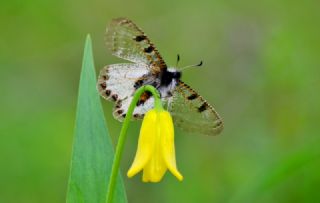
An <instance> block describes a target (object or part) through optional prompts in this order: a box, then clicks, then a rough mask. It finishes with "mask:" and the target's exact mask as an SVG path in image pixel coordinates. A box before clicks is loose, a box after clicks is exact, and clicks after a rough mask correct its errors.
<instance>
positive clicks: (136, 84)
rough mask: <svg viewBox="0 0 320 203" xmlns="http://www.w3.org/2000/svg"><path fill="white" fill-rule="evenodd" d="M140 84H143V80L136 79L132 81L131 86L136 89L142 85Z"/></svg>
mask: <svg viewBox="0 0 320 203" xmlns="http://www.w3.org/2000/svg"><path fill="white" fill-rule="evenodd" d="M142 84H143V80H137V81H136V82H135V83H134V85H133V87H134V88H136V89H138V88H139V87H141V86H142Z"/></svg>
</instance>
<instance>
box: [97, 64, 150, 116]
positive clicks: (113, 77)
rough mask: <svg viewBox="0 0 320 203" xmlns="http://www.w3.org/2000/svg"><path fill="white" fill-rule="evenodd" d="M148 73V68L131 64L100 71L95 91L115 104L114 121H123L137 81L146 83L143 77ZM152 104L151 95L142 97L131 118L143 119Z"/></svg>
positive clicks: (109, 66) (112, 66)
mask: <svg viewBox="0 0 320 203" xmlns="http://www.w3.org/2000/svg"><path fill="white" fill-rule="evenodd" d="M148 73H149V68H148V67H147V66H146V65H145V64H132V63H122V64H112V65H108V66H106V67H104V68H103V69H102V70H101V71H100V75H99V78H98V83H97V89H98V91H99V93H100V95H101V96H102V97H103V98H105V99H107V100H111V101H115V102H116V105H115V107H114V110H113V115H114V117H115V118H116V119H118V120H120V121H122V120H123V118H124V117H125V115H126V113H127V110H128V108H129V105H130V103H131V100H132V98H133V94H134V92H135V90H136V87H135V86H136V83H137V81H147V80H145V79H144V77H145V75H147V74H148ZM140 85H143V84H140ZM153 102H154V100H153V97H152V96H151V95H149V94H146V95H142V96H141V101H140V102H139V103H138V104H137V106H136V108H135V110H134V114H133V118H134V119H141V118H143V116H144V114H145V113H146V112H147V111H148V110H150V109H151V108H153Z"/></svg>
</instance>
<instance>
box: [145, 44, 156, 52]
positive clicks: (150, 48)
mask: <svg viewBox="0 0 320 203" xmlns="http://www.w3.org/2000/svg"><path fill="white" fill-rule="evenodd" d="M153 50H154V47H153V46H151V45H150V46H149V47H147V48H144V52H146V53H151V52H152V51H153Z"/></svg>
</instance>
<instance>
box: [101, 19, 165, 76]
mask: <svg viewBox="0 0 320 203" xmlns="http://www.w3.org/2000/svg"><path fill="white" fill-rule="evenodd" d="M106 43H107V46H108V47H109V49H110V50H111V52H112V54H113V55H115V56H117V57H120V58H123V59H126V60H129V61H132V62H135V63H144V64H146V65H148V66H149V67H150V68H151V70H152V71H154V72H160V71H161V70H162V69H166V68H167V66H166V64H165V63H164V61H163V59H162V57H161V56H160V54H159V52H158V50H157V49H156V48H155V46H154V45H153V44H152V43H151V41H150V40H149V38H148V37H147V36H146V35H145V34H144V33H143V32H142V30H141V29H140V28H138V26H137V25H135V24H134V23H133V22H132V21H131V20H128V19H126V18H117V19H114V20H112V22H111V24H110V25H109V27H108V28H107V33H106Z"/></svg>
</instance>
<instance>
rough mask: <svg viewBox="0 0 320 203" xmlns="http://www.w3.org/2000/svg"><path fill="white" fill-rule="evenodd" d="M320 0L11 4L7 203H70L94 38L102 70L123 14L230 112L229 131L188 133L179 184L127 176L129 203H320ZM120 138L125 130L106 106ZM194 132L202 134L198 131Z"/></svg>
mask: <svg viewBox="0 0 320 203" xmlns="http://www.w3.org/2000/svg"><path fill="white" fill-rule="evenodd" d="M319 8H320V2H319V1H312V0H307V1H303V2H302V1H289V0H283V1H276V0H263V1H252V0H244V1H235V0H234V1H222V0H213V1H212V0H204V1H192V0H188V1H187V0H186V1H171V0H163V1H147V0H137V1H124V0H120V1H109V0H105V1H85V0H81V1H75V0H64V1H62V0H56V1H42V0H30V1H22V0H12V1H3V2H1V7H0V25H1V30H0V33H1V34H0V36H1V37H0V91H1V97H0V98H1V99H0V109H1V110H0V164H1V165H0V202H1V203H2V202H3V203H20V202H23V203H29V202H30V203H31V202H32V203H37V202H47V203H51V202H65V196H66V189H67V181H68V173H69V161H70V158H71V146H72V140H73V128H74V118H75V109H76V101H77V90H78V83H79V75H80V67H81V60H82V52H83V45H84V40H85V36H86V34H87V33H91V36H92V39H93V51H94V56H95V64H96V70H97V71H98V70H99V69H100V68H102V67H103V66H104V65H106V64H112V63H116V62H120V61H121V60H120V59H117V58H115V57H113V56H111V54H110V52H108V51H107V49H106V47H105V44H104V32H105V27H106V25H107V24H108V23H109V22H110V20H111V19H112V18H115V17H121V16H124V17H128V18H130V19H132V20H134V21H135V22H136V23H137V24H138V25H139V26H140V27H141V28H143V30H144V31H145V32H146V33H147V34H148V35H149V37H150V38H151V40H152V41H153V42H154V43H155V45H156V46H157V48H158V49H159V51H160V53H161V54H162V55H163V57H164V59H165V60H166V62H167V64H171V65H174V64H175V61H176V54H177V53H179V54H180V56H181V64H180V65H181V66H183V65H190V64H194V63H197V62H199V61H200V60H203V61H204V67H203V68H199V69H190V70H187V71H185V72H184V73H183V74H184V75H183V80H184V81H185V82H186V83H188V84H190V85H191V86H192V87H193V88H194V89H196V90H198V92H199V93H200V94H202V95H203V96H204V97H205V98H206V99H207V100H208V101H209V102H210V103H212V104H214V106H215V108H216V110H217V111H218V112H219V113H220V115H221V116H222V117H223V119H224V122H225V130H224V131H223V133H222V135H220V136H217V137H206V136H198V135H189V134H186V133H184V132H181V131H179V130H178V129H177V133H176V134H177V135H176V151H177V152H176V153H177V162H178V167H179V169H180V171H181V172H182V174H183V175H184V177H185V180H184V181H183V182H178V181H177V180H176V179H175V178H174V177H173V176H172V175H171V174H167V175H166V176H165V178H164V180H163V181H162V182H161V183H159V184H145V183H142V182H141V180H140V179H141V177H140V176H137V177H135V178H133V179H128V178H127V177H126V176H125V173H126V171H127V169H128V168H129V166H130V164H131V161H132V160H133V157H134V154H135V149H136V143H137V137H138V132H139V126H140V123H139V122H136V123H134V124H133V125H131V127H130V135H129V140H128V141H127V144H126V150H125V153H124V159H123V161H122V163H121V168H122V172H123V174H124V181H125V185H126V190H127V194H128V199H129V202H132V203H138V202H150V203H162V202H168V203H176V202H184V203H189V202H190V203H191V202H205V203H206V202H210V203H211V202H228V203H238V202H240V203H241V202H246V203H247V202H263V203H264V202H265V203H267V202H268V203H269V202H281V203H282V202H290V203H291V202H310V203H314V202H320V193H319V188H320V146H319V144H320V137H319V135H320V133H319V124H318V122H319V121H320V108H319V104H320V103H319V102H320V94H319V87H320V56H319V54H320V40H319V36H320V12H319ZM103 105H104V110H105V115H106V118H107V121H108V126H109V128H110V132H111V134H112V136H113V137H112V139H113V140H114V142H115V141H116V139H117V136H118V133H119V130H120V127H121V124H120V123H119V122H117V121H115V120H114V119H113V118H112V116H111V109H112V104H111V103H110V102H105V101H103ZM190 134H191V133H190Z"/></svg>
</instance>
